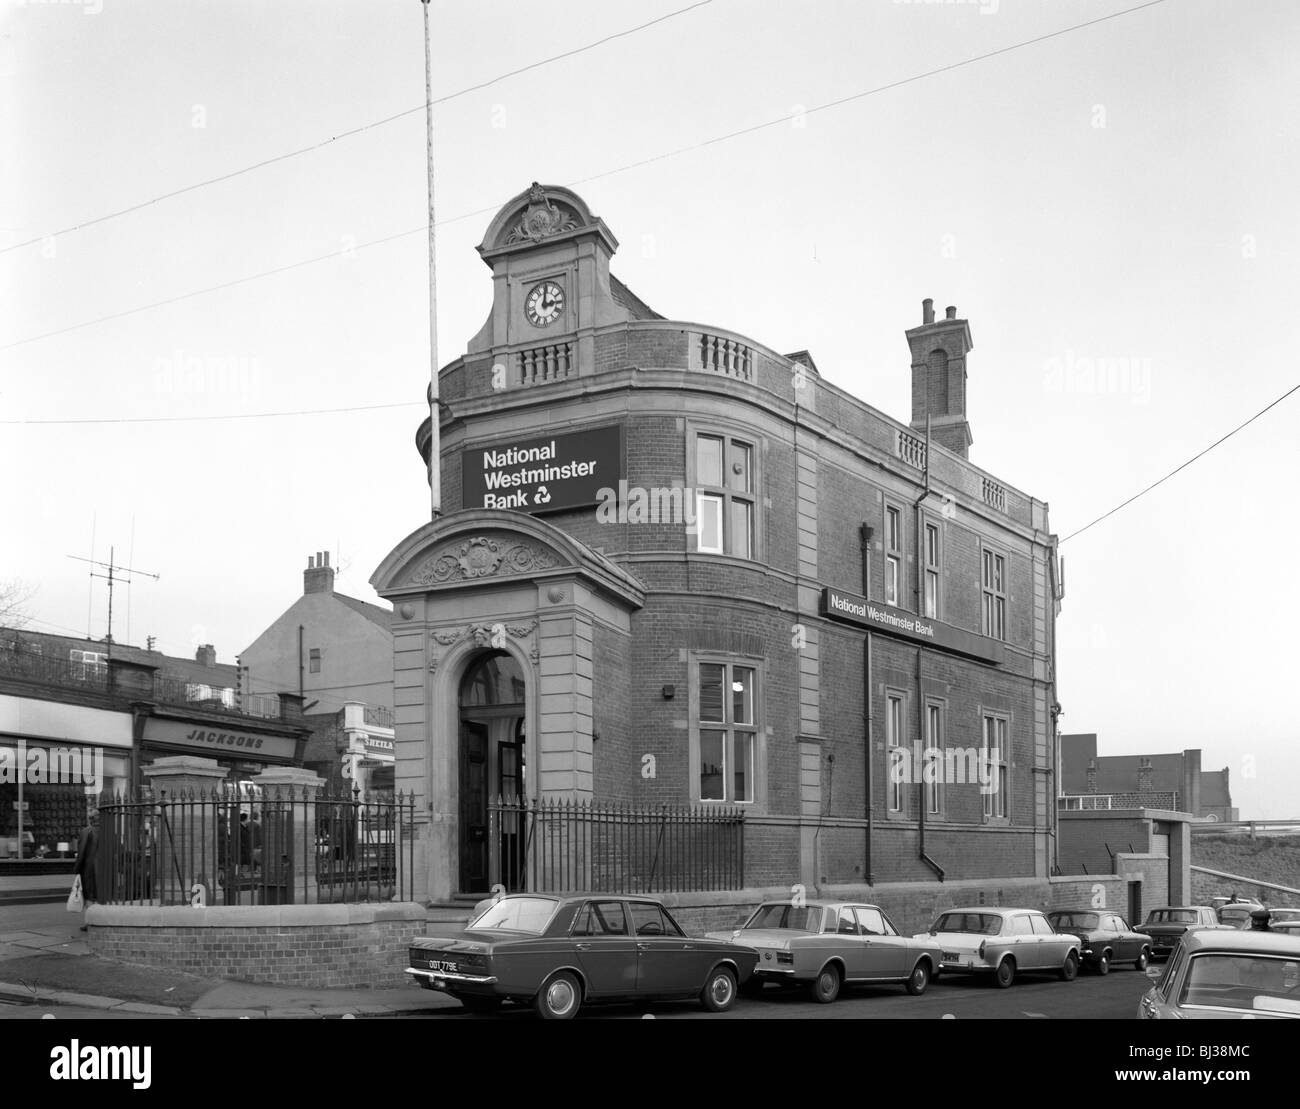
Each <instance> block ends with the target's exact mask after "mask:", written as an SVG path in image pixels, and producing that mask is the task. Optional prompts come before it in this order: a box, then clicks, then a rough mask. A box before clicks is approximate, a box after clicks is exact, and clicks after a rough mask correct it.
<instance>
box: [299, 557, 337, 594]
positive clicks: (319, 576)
mask: <svg viewBox="0 0 1300 1109" xmlns="http://www.w3.org/2000/svg"><path fill="white" fill-rule="evenodd" d="M302 591H303V592H304V593H333V592H334V568H333V567H332V566H331V565H330V554H329V551H317V552H316V557H315V558H313V557H312V556H311V555H308V556H307V569H305V570H304V571H303V572H302Z"/></svg>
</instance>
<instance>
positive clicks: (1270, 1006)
mask: <svg viewBox="0 0 1300 1109" xmlns="http://www.w3.org/2000/svg"><path fill="white" fill-rule="evenodd" d="M1147 973H1148V974H1151V975H1153V976H1155V975H1158V976H1159V980H1158V981H1157V982H1156V984H1155V985H1154V986H1152V987H1151V989H1149V990H1147V992H1146V993H1145V994H1144V995H1143V997H1142V1000H1141V1002H1140V1003H1139V1004H1138V1011H1137V1015H1138V1017H1139V1019H1142V1020H1169V1019H1173V1020H1179V1019H1182V1020H1188V1019H1193V1020H1196V1019H1212V1020H1223V1019H1231V1018H1233V1017H1236V1018H1239V1019H1240V1018H1246V1019H1259V1018H1265V1019H1268V1018H1287V1017H1290V1018H1292V1019H1300V935H1296V934H1295V933H1292V932H1275V931H1273V930H1272V929H1271V928H1270V929H1249V930H1246V931H1240V930H1238V929H1227V928H1223V929H1209V928H1205V929H1196V930H1194V931H1191V932H1188V933H1187V934H1186V935H1185V936H1183V939H1182V943H1180V944H1179V945H1178V947H1177V948H1175V950H1174V953H1173V954H1172V955H1171V956H1170V958H1169V962H1168V963H1167V964H1165V967H1164V972H1163V973H1161V972H1160V970H1159V969H1158V968H1156V967H1154V966H1153V967H1151V968H1150V969H1149V970H1148V971H1147Z"/></svg>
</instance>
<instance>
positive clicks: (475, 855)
mask: <svg viewBox="0 0 1300 1109" xmlns="http://www.w3.org/2000/svg"><path fill="white" fill-rule="evenodd" d="M487 740H488V730H487V725H485V724H478V723H475V722H474V721H472V720H462V721H461V722H460V888H461V889H462V890H464V891H465V892H466V893H485V892H486V891H487V888H488V871H487V847H488V808H487V807H488V797H487V769H488V768H487V756H488V749H487Z"/></svg>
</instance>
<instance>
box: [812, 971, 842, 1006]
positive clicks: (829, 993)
mask: <svg viewBox="0 0 1300 1109" xmlns="http://www.w3.org/2000/svg"><path fill="white" fill-rule="evenodd" d="M808 992H809V994H810V995H811V996H812V999H813V1000H814V1001H817V1002H820V1003H821V1004H822V1005H829V1004H830V1003H831V1002H832V1001H834V1000H835V999H836V998H837V997H839V996H840V972H839V968H838V967H837V966H836V965H835V964H834V963H827V964H826V965H825V966H824V967H822V969H821V972H820V973H819V974H818V975H817V977H816V978H814V979H813V981H812V985H810V986H809V987H808Z"/></svg>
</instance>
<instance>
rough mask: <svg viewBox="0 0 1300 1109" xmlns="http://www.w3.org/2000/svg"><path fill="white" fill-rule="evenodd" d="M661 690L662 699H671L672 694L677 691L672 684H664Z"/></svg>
mask: <svg viewBox="0 0 1300 1109" xmlns="http://www.w3.org/2000/svg"><path fill="white" fill-rule="evenodd" d="M662 692H663V695H664V700H665V701H671V700H672V699H673V695H674V694H675V693H676V692H677V689H676V687H674V686H671V685H666V686H664V688H663V690H662Z"/></svg>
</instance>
